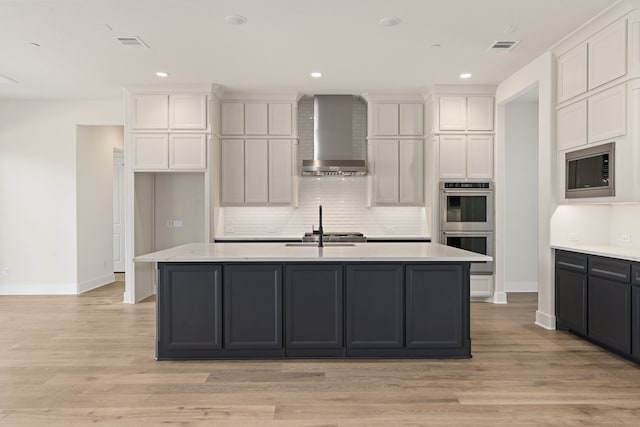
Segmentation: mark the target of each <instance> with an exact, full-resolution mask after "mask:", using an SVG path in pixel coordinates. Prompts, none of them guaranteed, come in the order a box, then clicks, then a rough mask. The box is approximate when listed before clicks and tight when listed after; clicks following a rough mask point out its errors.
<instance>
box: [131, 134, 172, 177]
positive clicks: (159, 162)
mask: <svg viewBox="0 0 640 427" xmlns="http://www.w3.org/2000/svg"><path fill="white" fill-rule="evenodd" d="M131 138H132V142H133V170H166V169H167V168H168V167H169V137H168V135H164V134H134V135H132V137H131Z"/></svg>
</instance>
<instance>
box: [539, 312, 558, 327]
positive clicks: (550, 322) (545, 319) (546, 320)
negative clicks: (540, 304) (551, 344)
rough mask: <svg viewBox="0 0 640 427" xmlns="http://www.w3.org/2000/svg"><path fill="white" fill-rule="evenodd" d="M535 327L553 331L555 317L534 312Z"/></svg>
mask: <svg viewBox="0 0 640 427" xmlns="http://www.w3.org/2000/svg"><path fill="white" fill-rule="evenodd" d="M535 323H536V325H538V326H540V327H542V328H545V329H549V330H550V331H554V330H555V329H556V316H552V315H550V314H547V313H543V312H541V311H539V310H537V311H536V322H535Z"/></svg>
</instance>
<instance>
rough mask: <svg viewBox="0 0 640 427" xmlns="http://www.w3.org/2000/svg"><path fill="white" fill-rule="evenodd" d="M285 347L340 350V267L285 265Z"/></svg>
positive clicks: (341, 326)
mask: <svg viewBox="0 0 640 427" xmlns="http://www.w3.org/2000/svg"><path fill="white" fill-rule="evenodd" d="M285 274H286V280H285V301H286V303H285V310H286V315H285V319H286V328H285V330H286V333H285V336H286V347H287V348H342V346H343V339H342V329H343V324H342V312H343V307H342V291H343V289H342V266H341V265H288V266H286V273H285Z"/></svg>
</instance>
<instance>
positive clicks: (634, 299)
mask: <svg viewBox="0 0 640 427" xmlns="http://www.w3.org/2000/svg"><path fill="white" fill-rule="evenodd" d="M631 316H632V320H631V321H632V323H631V333H632V334H633V335H632V337H631V345H632V348H631V354H632V355H633V357H635V358H636V359H640V286H636V285H633V286H632V287H631Z"/></svg>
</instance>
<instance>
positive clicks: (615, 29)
mask: <svg viewBox="0 0 640 427" xmlns="http://www.w3.org/2000/svg"><path fill="white" fill-rule="evenodd" d="M588 56H589V89H594V88H596V87H598V86H600V85H603V84H605V83H607V82H610V81H612V80H615V79H617V78H618V77H622V76H624V75H625V74H626V73H627V21H626V19H621V20H620V21H618V22H616V23H614V24H611V25H610V26H609V27H607V28H605V29H604V30H602V31H600V32H599V33H597V34H596V35H595V36H593V37H591V39H589V55H588Z"/></svg>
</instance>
